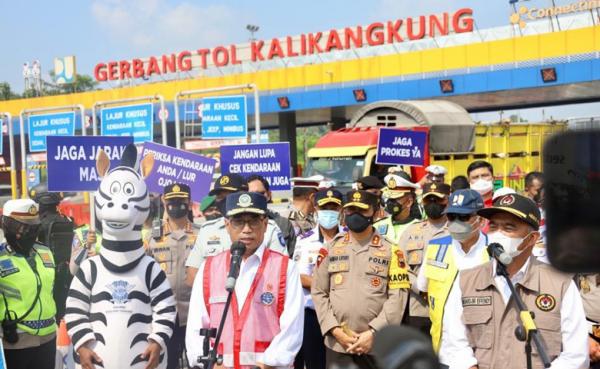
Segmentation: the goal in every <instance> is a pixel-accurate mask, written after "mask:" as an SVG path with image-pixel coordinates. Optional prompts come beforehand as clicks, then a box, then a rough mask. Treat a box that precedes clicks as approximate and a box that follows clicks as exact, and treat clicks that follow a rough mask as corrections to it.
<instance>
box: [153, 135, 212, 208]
mask: <svg viewBox="0 0 600 369" xmlns="http://www.w3.org/2000/svg"><path fill="white" fill-rule="evenodd" d="M150 153H151V154H153V155H154V167H153V168H152V172H150V175H149V176H148V177H146V184H147V185H148V189H149V190H150V191H151V192H156V193H163V190H164V187H165V186H168V185H170V184H173V183H185V184H187V185H188V186H190V190H191V197H192V200H194V201H197V202H200V201H202V198H203V197H204V196H206V195H208V192H209V191H210V184H211V183H212V176H213V172H214V171H215V167H216V165H217V161H216V160H215V159H211V158H207V157H204V156H201V155H198V154H194V153H191V152H188V151H184V150H178V149H175V148H173V147H170V146H164V145H159V144H157V143H154V142H146V143H145V144H144V147H143V149H142V156H144V155H146V154H150Z"/></svg>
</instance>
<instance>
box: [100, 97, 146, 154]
mask: <svg viewBox="0 0 600 369" xmlns="http://www.w3.org/2000/svg"><path fill="white" fill-rule="evenodd" d="M100 122H101V125H100V129H101V131H100V132H101V134H102V136H132V137H133V142H134V143H135V144H139V143H144V142H146V141H149V142H152V140H153V138H154V105H153V104H140V105H127V106H117V107H113V108H104V109H102V113H101V115H100Z"/></svg>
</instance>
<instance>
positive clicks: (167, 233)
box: [147, 222, 200, 326]
mask: <svg viewBox="0 0 600 369" xmlns="http://www.w3.org/2000/svg"><path fill="white" fill-rule="evenodd" d="M199 229H200V227H199V226H197V225H195V224H193V223H191V222H188V223H187V225H186V227H185V229H179V230H176V231H173V230H171V228H170V227H169V223H168V222H165V223H164V224H163V231H162V237H161V238H160V239H159V240H156V239H154V238H150V242H149V244H148V248H147V253H148V255H150V256H152V257H154V259H155V260H156V261H157V262H158V264H159V265H160V267H161V269H162V270H163V271H164V272H165V274H166V275H167V279H168V280H169V283H170V284H171V289H172V290H173V293H174V294H175V301H177V313H178V317H179V325H180V326H184V325H186V323H187V316H188V309H189V304H190V297H191V294H192V288H191V287H188V286H187V285H186V284H185V261H186V260H187V258H188V255H189V253H190V250H191V249H192V247H193V246H194V243H195V242H196V236H197V235H198V230H199Z"/></svg>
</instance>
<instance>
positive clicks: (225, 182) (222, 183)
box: [219, 176, 229, 186]
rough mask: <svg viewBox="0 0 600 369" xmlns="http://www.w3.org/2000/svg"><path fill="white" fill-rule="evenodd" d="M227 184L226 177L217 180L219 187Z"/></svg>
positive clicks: (227, 179)
mask: <svg viewBox="0 0 600 369" xmlns="http://www.w3.org/2000/svg"><path fill="white" fill-rule="evenodd" d="M227 183H229V177H227V176H223V177H221V180H219V184H220V185H221V186H224V185H226V184H227Z"/></svg>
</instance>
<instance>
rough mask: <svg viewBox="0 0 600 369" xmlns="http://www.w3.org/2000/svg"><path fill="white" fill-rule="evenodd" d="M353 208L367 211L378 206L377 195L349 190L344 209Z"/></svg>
mask: <svg viewBox="0 0 600 369" xmlns="http://www.w3.org/2000/svg"><path fill="white" fill-rule="evenodd" d="M351 206H355V207H357V208H359V209H365V210H366V209H369V208H373V209H375V208H376V207H378V206H379V197H377V195H375V194H373V193H371V192H367V191H363V190H351V191H348V193H346V203H345V204H344V208H349V207H351Z"/></svg>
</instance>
